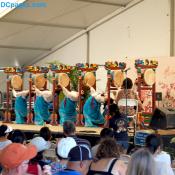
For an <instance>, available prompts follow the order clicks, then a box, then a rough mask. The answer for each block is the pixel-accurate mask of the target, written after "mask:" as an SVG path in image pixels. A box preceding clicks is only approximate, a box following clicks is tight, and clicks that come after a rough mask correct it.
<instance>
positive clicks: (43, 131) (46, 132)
mask: <svg viewBox="0 0 175 175" xmlns="http://www.w3.org/2000/svg"><path fill="white" fill-rule="evenodd" d="M39 135H40V137H42V138H44V140H45V141H50V140H51V137H52V132H51V131H50V129H49V128H48V127H42V128H41V129H40V132H39Z"/></svg>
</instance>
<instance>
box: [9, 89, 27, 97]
mask: <svg viewBox="0 0 175 175" xmlns="http://www.w3.org/2000/svg"><path fill="white" fill-rule="evenodd" d="M12 93H13V96H14V97H20V96H22V98H25V97H26V96H27V95H28V93H29V90H25V91H20V92H16V91H15V90H14V89H13V90H12Z"/></svg>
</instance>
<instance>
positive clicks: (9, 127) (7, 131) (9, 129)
mask: <svg viewBox="0 0 175 175" xmlns="http://www.w3.org/2000/svg"><path fill="white" fill-rule="evenodd" d="M12 131H13V129H12V127H11V126H8V125H7V129H6V131H5V132H4V133H6V134H7V133H10V132H12Z"/></svg>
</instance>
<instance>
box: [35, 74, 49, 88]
mask: <svg viewBox="0 0 175 175" xmlns="http://www.w3.org/2000/svg"><path fill="white" fill-rule="evenodd" d="M45 83H46V79H45V78H44V75H43V74H39V75H36V76H35V78H34V84H35V86H36V87H37V88H38V89H41V88H43V87H44V85H45Z"/></svg>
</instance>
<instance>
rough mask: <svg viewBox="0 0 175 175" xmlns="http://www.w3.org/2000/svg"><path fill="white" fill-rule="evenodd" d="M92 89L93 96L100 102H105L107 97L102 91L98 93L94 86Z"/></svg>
mask: <svg viewBox="0 0 175 175" xmlns="http://www.w3.org/2000/svg"><path fill="white" fill-rule="evenodd" d="M90 91H91V96H92V97H94V98H95V100H97V101H98V102H99V103H104V102H105V97H103V96H101V94H100V93H97V92H96V90H95V89H94V88H93V87H91V88H90Z"/></svg>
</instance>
